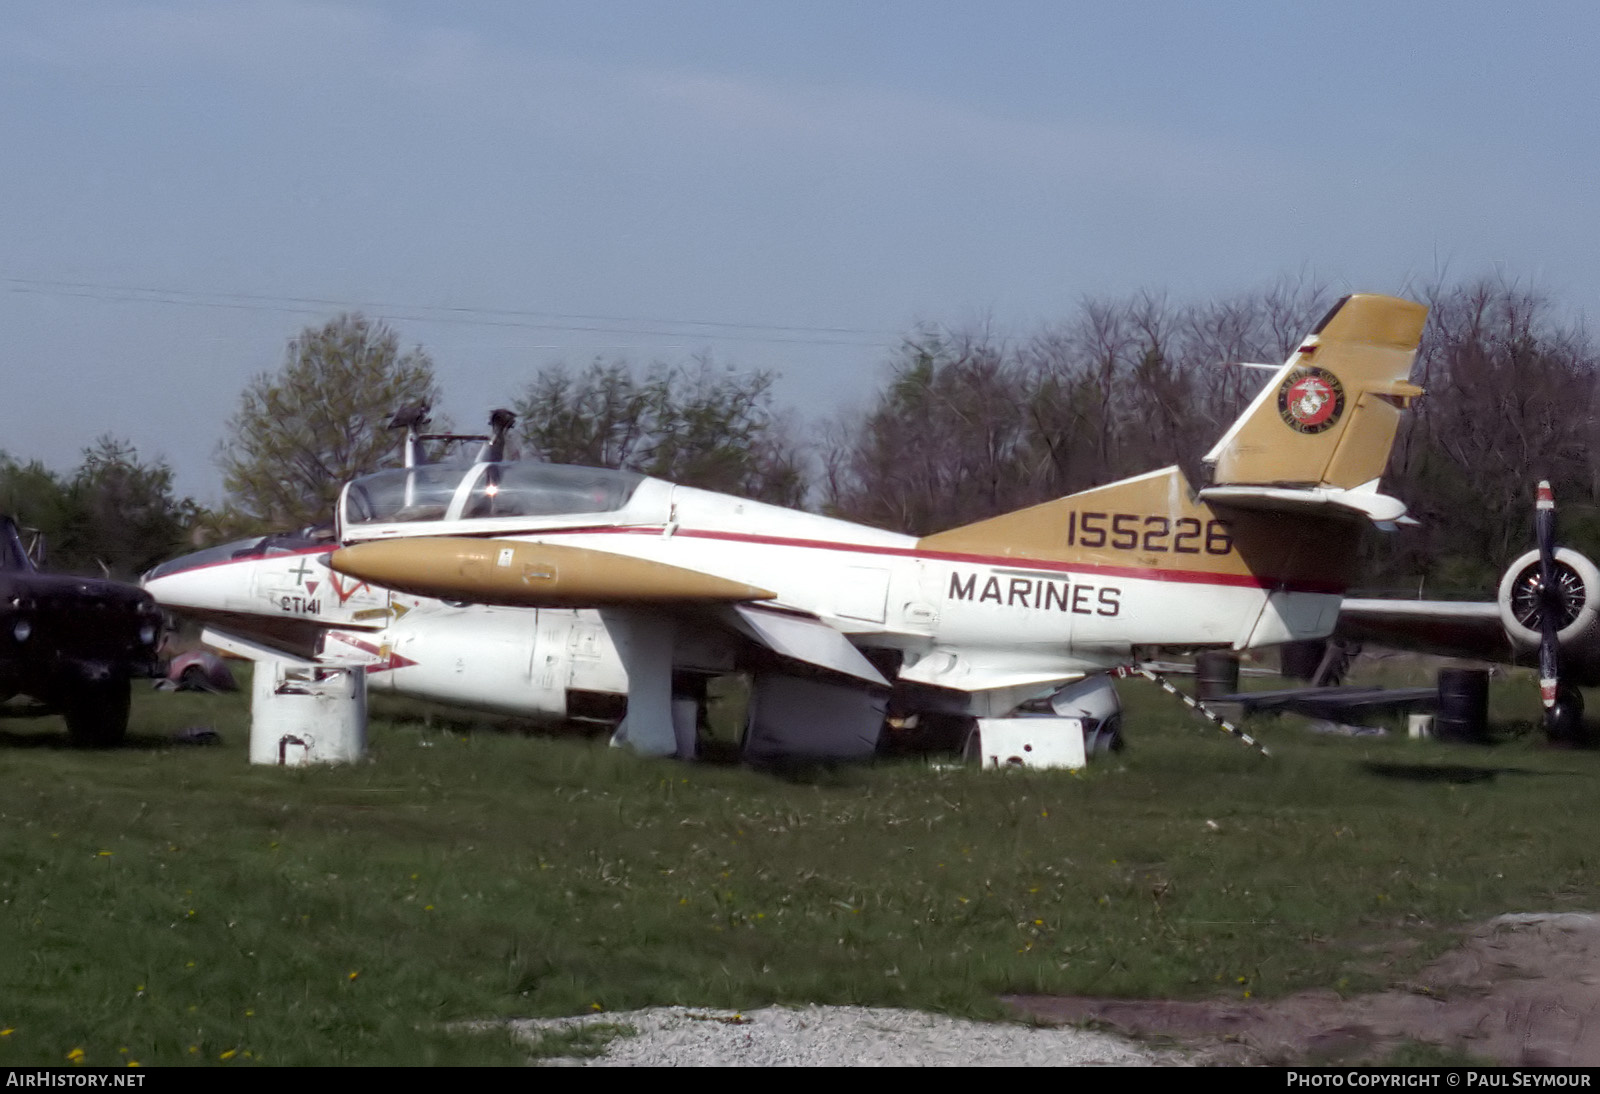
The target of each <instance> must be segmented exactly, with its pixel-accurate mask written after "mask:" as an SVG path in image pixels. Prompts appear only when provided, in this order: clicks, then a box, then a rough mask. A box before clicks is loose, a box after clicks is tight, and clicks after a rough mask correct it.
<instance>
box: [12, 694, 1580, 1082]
mask: <svg viewBox="0 0 1600 1094" xmlns="http://www.w3.org/2000/svg"><path fill="white" fill-rule="evenodd" d="M1122 687H1123V693H1124V697H1125V702H1126V705H1127V708H1128V710H1127V714H1126V724H1127V732H1128V737H1129V748H1128V750H1127V751H1126V752H1124V753H1123V754H1121V755H1120V756H1119V757H1117V758H1115V759H1113V760H1112V761H1110V762H1105V763H1101V764H1098V765H1097V766H1094V767H1092V768H1091V769H1089V770H1088V771H1086V772H1084V773H1082V774H1079V775H1072V774H1066V773H1043V772H1035V773H1028V772H1014V773H1008V774H1001V773H990V774H983V773H978V772H973V771H968V770H964V769H956V770H945V769H939V768H934V767H930V766H929V765H928V764H927V763H925V762H920V761H906V762H894V763H880V764H878V765H874V766H867V767H857V768H845V769H835V770H826V769H818V770H811V771H800V772H789V773H787V774H784V775H777V774H772V773H763V772H757V771H752V770H747V769H743V768H738V767H719V766H713V765H707V764H701V765H688V764H677V763H672V762H664V761H645V760H640V759H637V758H635V757H633V756H631V755H629V754H627V753H624V752H620V751H613V750H611V749H608V748H607V747H605V744H604V741H603V740H583V739H548V738H543V737H537V736H525V735H522V734H519V733H513V732H506V731H504V730H503V729H496V728H491V727H490V726H488V725H486V724H474V723H473V722H472V721H471V720H470V719H467V718H463V717H461V716H459V715H452V714H449V713H444V714H442V715H441V714H440V713H434V714H432V715H430V716H429V717H428V718H424V717H422V715H421V714H420V713H419V711H420V708H413V707H409V706H405V705H392V706H386V705H384V704H382V703H375V707H374V718H373V721H372V725H371V729H370V754H369V755H370V759H369V761H368V762H364V763H361V764H356V765H351V766H348V767H341V768H323V769H293V770H279V769H272V768H253V767H251V766H250V765H249V764H248V763H247V762H246V754H247V743H248V741H247V738H248V700H247V698H246V697H245V696H242V695H236V696H195V695H168V694H142V693H141V694H140V695H138V697H137V698H136V702H135V714H134V718H135V721H134V727H133V740H132V743H131V745H130V747H127V748H125V749H121V750H118V751H114V752H78V751H73V750H70V749H67V748H66V747H65V746H64V735H63V734H62V733H61V731H60V727H59V722H58V721H55V720H44V721H41V722H37V723H33V722H24V721H17V720H10V721H6V722H4V723H0V726H3V727H4V730H5V731H4V732H3V733H0V772H3V776H0V785H3V786H4V797H3V801H0V837H3V838H0V861H3V867H0V901H3V903H0V924H3V926H4V928H5V946H4V948H3V950H0V954H3V956H0V1065H16V1064H54V1063H66V1062H69V1060H74V1059H75V1060H79V1061H81V1062H83V1063H86V1064H91V1065H109V1064H117V1063H122V1062H128V1061H133V1060H137V1061H139V1062H140V1063H143V1064H177V1063H208V1064H218V1063H222V1064H225V1065H229V1066H233V1065H239V1064H245V1063H268V1064H425V1063H484V1064H496V1063H519V1062H523V1061H524V1060H525V1059H526V1058H527V1053H526V1051H525V1050H524V1049H522V1048H519V1047H518V1046H516V1045H514V1044H513V1043H512V1042H511V1041H510V1039H509V1038H508V1037H507V1036H506V1035H505V1034H503V1033H476V1034H471V1033H465V1032H462V1031H461V1029H460V1026H459V1025H458V1023H461V1022H464V1021H468V1020H472V1019H482V1018H493V1017H497V1016H512V1015H559V1014H573V1013H581V1012H592V1011H597V1010H604V1011H618V1010H624V1009H628V1008H633V1007H638V1006H643V1005H648V1004H658V1003H685V1004H694V1005H705V1006H724V1007H741V1008H748V1007H753V1006H756V1005H758V1004H763V1003H771V1002H820V1003H862V1004H877V1005H894V1006H910V1007H921V1008H929V1009H934V1010H940V1011H944V1012H947V1013H952V1014H957V1015H967V1016H976V1017H997V1016H999V1015H1000V1014H1001V1009H1000V1005H999V1004H998V1002H997V1001H996V996H997V995H998V994H1000V993H1003V992H1063V993H1067V992H1070V993H1093V994H1107V995H1177V996H1190V997H1194V996H1208V995H1220V996H1224V997H1229V996H1231V997H1233V998H1241V997H1244V996H1245V995H1247V994H1249V995H1251V996H1255V997H1266V996H1271V995H1274V994H1278V993H1283V992H1287V991H1291V990H1294V989H1299V988H1305V987H1327V988H1336V989H1339V990H1341V991H1347V992H1354V991H1358V990H1366V989H1369V988H1373V987H1376V986H1379V985H1382V984H1385V983H1388V982H1390V981H1391V980H1392V979H1394V978H1395V977H1397V976H1399V975H1401V974H1403V973H1404V972H1405V971H1406V970H1407V969H1410V968H1414V967H1416V966H1418V965H1420V964H1421V963H1422V962H1423V961H1424V960H1426V959H1427V958H1428V957H1430V956H1432V955H1433V954H1435V953H1437V952H1439V951H1440V950H1441V949H1443V948H1445V947H1446V946H1448V945H1449V944H1450V943H1451V942H1452V940H1453V938H1454V937H1455V935H1454V932H1456V931H1457V930H1458V929H1460V928H1462V927H1465V926H1467V925H1470V924H1473V923H1475V922H1478V921H1480V920H1482V919H1484V918H1486V917H1488V916H1490V915H1493V914H1496V913H1499V912H1504V911H1513V910H1519V911H1520V910H1547V909H1578V908H1593V907H1595V905H1596V903H1597V901H1596V893H1595V886H1596V880H1595V879H1596V872H1595V870H1594V869H1593V866H1594V862H1595V859H1596V854H1597V853H1596V851H1595V849H1594V848H1595V843H1596V841H1595V838H1594V834H1593V831H1592V829H1593V828H1594V809H1593V802H1594V801H1595V799H1596V795H1597V791H1600V755H1597V754H1591V753H1570V752H1552V751H1547V750H1544V749H1542V748H1539V747H1537V745H1536V743H1535V739H1534V736H1528V737H1524V738H1521V739H1516V740H1511V741H1509V742H1507V743H1503V744H1500V745H1499V746H1497V747H1493V748H1476V749H1475V748H1467V747H1459V746H1458V747H1451V746H1442V745H1428V744H1420V743H1415V742H1410V741H1407V740H1404V739H1403V734H1401V735H1400V738H1399V739H1395V738H1389V739H1382V740H1375V739H1370V738H1367V739H1348V738H1336V737H1318V736H1316V735H1313V734H1309V733H1306V732H1305V731H1304V729H1303V728H1301V727H1302V726H1303V724H1304V723H1302V722H1300V721H1299V720H1297V719H1292V718H1285V719H1283V720H1282V721H1267V722H1260V721H1258V722H1255V723H1252V725H1251V729H1252V731H1253V732H1257V733H1258V734H1259V735H1260V736H1262V737H1264V738H1265V739H1266V740H1267V742H1268V744H1269V745H1270V746H1271V748H1272V752H1273V755H1272V756H1271V757H1268V758H1263V757H1262V756H1260V755H1258V754H1257V753H1255V752H1252V751H1250V750H1248V749H1246V748H1245V747H1243V746H1241V745H1239V744H1238V743H1237V742H1235V741H1232V740H1230V739H1228V738H1226V737H1223V736H1222V735H1221V734H1219V733H1217V732H1216V731H1215V730H1213V729H1211V728H1209V727H1208V726H1206V725H1205V724H1204V723H1202V722H1200V721H1199V720H1198V719H1196V718H1194V717H1193V716H1192V715H1189V714H1187V713H1185V712H1184V711H1183V710H1182V708H1181V707H1179V706H1178V705H1177V704H1176V702H1174V701H1173V700H1171V699H1170V698H1168V697H1166V696H1163V695H1161V694H1160V693H1159V692H1157V691H1156V690H1155V689H1154V688H1153V687H1150V686H1149V685H1148V684H1142V683H1139V682H1132V683H1128V684H1124V685H1123V686H1122ZM1524 693H1526V694H1524ZM1494 702H1495V714H1496V716H1497V718H1498V719H1499V720H1500V721H1501V723H1502V725H1503V726H1504V725H1507V724H1512V723H1515V722H1516V721H1517V719H1531V717H1532V715H1533V710H1532V705H1531V704H1532V697H1531V688H1530V687H1522V688H1519V689H1511V688H1498V689H1497V691H1496V695H1495V699H1494ZM1591 706H1592V708H1593V701H1591ZM1594 709H1600V708H1594ZM195 724H203V725H209V726H213V727H215V728H216V729H217V730H218V731H219V732H220V733H221V734H222V736H223V738H224V742H225V743H224V744H223V745H221V746H214V747H177V746H173V745H171V744H170V743H169V741H170V738H171V735H172V733H173V732H174V731H176V730H178V729H180V728H182V727H184V726H188V725H195ZM1535 736H1536V735H1535Z"/></svg>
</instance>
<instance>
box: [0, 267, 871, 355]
mask: <svg viewBox="0 0 1600 1094" xmlns="http://www.w3.org/2000/svg"><path fill="white" fill-rule="evenodd" d="M0 284H3V285H5V286H6V288H7V290H8V291H10V292H14V293H33V294H39V295H45V296H64V297H76V298H80V299H88V300H104V301H111V302H121V303H145V304H167V305H175V306H179V307H198V308H222V309H229V310H235V311H273V312H285V313H290V314H297V315H316V314H321V313H322V312H323V311H324V310H325V309H327V308H339V309H342V310H352V311H368V312H372V313H374V314H376V315H378V316H379V317H380V318H383V319H389V320H398V321H407V322H421V323H450V324H457V325H466V326H478V327H512V328H521V329H528V330H556V331H572V332H581V333H598V334H632V335H640V336H645V337H666V338H692V339H711V340H719V341H743V342H766V343H772V344H777V345H811V346H868V347H884V346H893V345H895V344H897V339H896V338H895V337H894V336H891V335H888V334H886V333H885V332H883V331H876V330H871V329H868V328H864V327H821V326H805V325H800V324H791V325H780V324H769V323H731V322H722V321H719V320H711V319H658V318H651V317H646V316H634V317H630V316H614V315H587V314H582V313H569V312H539V311H530V310H519V309H514V308H488V307H470V306H457V305H433V304H394V303H379V302H373V301H359V300H339V299H335V298H330V297H315V296H270V295H265V294H255V293H237V292H209V291H205V292H202V291H197V290H192V289H173V288H156V287H150V286H139V285H114V284H104V283H97V282H88V281H51V280H45V279H41V278H25V277H0ZM661 328H685V329H661ZM844 335H861V336H863V337H859V338H849V337H837V336H844Z"/></svg>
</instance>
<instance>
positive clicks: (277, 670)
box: [250, 661, 367, 767]
mask: <svg viewBox="0 0 1600 1094" xmlns="http://www.w3.org/2000/svg"><path fill="white" fill-rule="evenodd" d="M254 675H255V682H254V684H253V686H252V690H251V696H250V762H251V763H253V764H275V765H277V766H280V767H298V766H300V765H302V764H313V763H349V762H351V761H353V760H359V759H360V758H361V756H362V754H363V753H364V752H365V751H366V743H367V675H366V671H365V670H364V669H361V668H324V667H317V666H309V665H294V664H289V663H287V662H284V661H257V662H256V663H255V674H254Z"/></svg>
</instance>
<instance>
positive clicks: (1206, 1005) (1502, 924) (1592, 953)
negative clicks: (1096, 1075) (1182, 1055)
mask: <svg viewBox="0 0 1600 1094" xmlns="http://www.w3.org/2000/svg"><path fill="white" fill-rule="evenodd" d="M1006 1002H1007V1003H1009V1004H1010V1005H1011V1006H1012V1007H1014V1008H1015V1009H1016V1010H1017V1012H1018V1013H1019V1014H1021V1015H1023V1016H1024V1017H1027V1018H1030V1019H1033V1020H1035V1021H1040V1022H1045V1023H1049V1024H1063V1023H1094V1024H1098V1025H1101V1026H1104V1027H1108V1028H1110V1029H1113V1030H1116V1031H1119V1032H1122V1033H1127V1034H1132V1035H1134V1036H1137V1037H1141V1038H1162V1039H1170V1040H1171V1041H1174V1042H1176V1043H1177V1044H1178V1045H1180V1046H1182V1047H1184V1048H1185V1049H1188V1050H1189V1051H1191V1052H1194V1053H1196V1054H1197V1055H1198V1057H1199V1060H1200V1061H1201V1062H1207V1063H1277V1064H1282V1063H1289V1062H1295V1061H1308V1060H1309V1061H1315V1060H1382V1059H1384V1058H1385V1057H1386V1056H1387V1055H1388V1054H1389V1053H1390V1052H1391V1051H1393V1049H1394V1048H1395V1047H1397V1046H1399V1045H1402V1044H1406V1043H1408V1042H1413V1043H1414V1042H1422V1043H1426V1044H1432V1045H1439V1046H1441V1047H1443V1048H1446V1049H1449V1050H1451V1051H1453V1052H1459V1053H1463V1054H1468V1055H1471V1056H1473V1057H1477V1058H1479V1059H1483V1060H1486V1061H1492V1062H1494V1063H1498V1064H1502V1065H1528V1066H1543V1067H1561V1066H1594V1065H1600V915H1590V914H1582V915H1580V914H1573V913H1549V914H1542V913H1535V914H1522V915H1503V916H1499V917H1498V918H1496V919H1493V920H1491V921H1490V922H1489V923H1488V924H1486V925H1485V926H1484V927H1482V928H1480V929H1479V930H1478V931H1476V932H1474V933H1473V934H1472V935H1471V936H1470V937H1469V938H1468V939H1467V940H1466V942H1465V943H1464V944H1463V945H1462V946H1461V947H1460V948H1458V949H1455V950H1452V951H1451V952H1450V953H1447V954H1445V955H1444V956H1443V957H1441V958H1439V960H1437V961H1435V962H1434V963H1433V964H1431V965H1429V966H1428V967H1427V968H1426V969H1424V970H1423V971H1422V972H1421V973H1420V974H1418V975H1417V976H1416V977H1415V978H1414V979H1413V980H1411V981H1408V982H1407V983H1404V984H1400V985H1397V986H1396V987H1394V988H1392V989H1390V990H1389V991H1385V992H1379V993H1376V994H1372V995H1362V996H1353V997H1349V998H1342V997H1340V996H1339V995H1337V994H1335V993H1333V992H1302V993H1301V994H1299V995H1292V996H1289V997H1288V998H1285V999H1275V1000H1270V1001H1266V1002H1261V1003H1248V1002H1238V1003H1235V1002H1205V1001H1200V1002H1173V1001H1151V1002H1141V1001H1139V1000H1129V999H1091V998H1083V997H1074V996H1047V995H1018V996H1010V997H1008V998H1007V1000H1006Z"/></svg>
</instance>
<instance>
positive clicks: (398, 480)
mask: <svg viewBox="0 0 1600 1094" xmlns="http://www.w3.org/2000/svg"><path fill="white" fill-rule="evenodd" d="M644 481H645V476H643V475H641V474H639V473H638V472H636V471H615V470H611V469H609V468H602V467H569V466H566V465H564V464H553V463H537V462H533V461H528V460H518V461H515V462H508V463H480V464H474V465H473V466H471V467H460V466H453V467H452V466H448V465H444V464H426V465H424V466H421V467H412V468H405V467H396V468H391V469H389V470H387V471H379V472H377V473H375V474H371V475H365V476H363V477H361V478H359V479H355V480H352V481H351V483H350V484H349V485H348V486H346V487H345V490H344V495H343V497H342V498H341V499H340V501H339V523H340V526H341V527H342V528H343V529H344V530H345V531H346V533H348V532H349V531H350V530H352V529H356V528H360V527H363V526H370V525H379V524H405V523H415V522H419V521H427V522H435V521H437V522H443V521H451V522H454V521H463V520H497V519H504V518H516V517H524V518H525V517H563V516H584V515H593V514H602V513H614V512H616V511H617V510H619V509H621V508H623V507H624V506H626V505H627V504H628V501H629V499H631V498H632V497H633V494H634V491H635V490H637V489H638V488H639V484H640V483H642V482H644Z"/></svg>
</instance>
